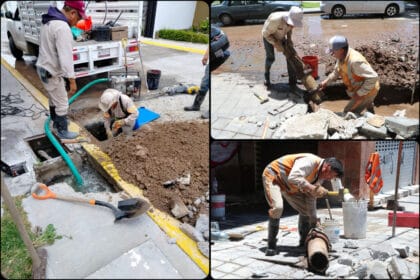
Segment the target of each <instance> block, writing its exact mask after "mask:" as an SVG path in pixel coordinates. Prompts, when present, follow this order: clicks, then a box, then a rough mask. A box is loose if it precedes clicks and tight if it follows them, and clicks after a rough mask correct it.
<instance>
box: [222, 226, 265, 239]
mask: <svg viewBox="0 0 420 280" xmlns="http://www.w3.org/2000/svg"><path fill="white" fill-rule="evenodd" d="M264 229H265V227H263V226H257V227H256V228H255V229H252V230H246V231H244V232H241V233H228V235H229V240H232V241H239V240H242V239H244V238H245V236H247V235H250V234H252V233H254V232H257V231H261V230H264Z"/></svg>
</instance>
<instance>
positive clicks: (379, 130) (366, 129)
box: [359, 123, 388, 139]
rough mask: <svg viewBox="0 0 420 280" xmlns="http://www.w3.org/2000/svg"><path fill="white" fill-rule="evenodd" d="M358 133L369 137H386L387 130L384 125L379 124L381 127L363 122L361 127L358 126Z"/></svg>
mask: <svg viewBox="0 0 420 280" xmlns="http://www.w3.org/2000/svg"><path fill="white" fill-rule="evenodd" d="M359 132H360V134H362V135H366V136H367V137H369V138H382V139H384V138H386V137H387V132H388V130H387V129H386V127H385V126H381V127H374V126H372V125H370V124H368V123H365V124H364V125H363V126H362V127H361V128H360V131H359Z"/></svg>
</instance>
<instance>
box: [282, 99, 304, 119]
mask: <svg viewBox="0 0 420 280" xmlns="http://www.w3.org/2000/svg"><path fill="white" fill-rule="evenodd" d="M284 109H285V108H284ZM307 112H308V106H307V105H306V104H295V103H291V105H290V106H289V107H288V109H287V110H284V111H283V112H280V113H281V115H280V117H284V118H286V119H289V118H291V117H295V116H303V115H306V113H307Z"/></svg>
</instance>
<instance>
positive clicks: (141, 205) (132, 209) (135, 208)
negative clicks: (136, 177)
mask: <svg viewBox="0 0 420 280" xmlns="http://www.w3.org/2000/svg"><path fill="white" fill-rule="evenodd" d="M42 191H43V192H45V193H41V192H42ZM32 197H33V198H35V199H40V200H44V199H49V198H53V199H60V200H65V201H70V202H82V203H89V204H91V205H100V206H104V207H108V208H109V209H111V210H112V213H113V214H114V216H115V221H114V222H116V221H118V220H121V219H123V218H134V217H137V216H139V215H141V214H143V213H146V212H147V210H149V208H150V203H149V202H148V201H147V200H145V199H143V198H140V197H136V198H130V199H126V200H121V201H119V202H118V208H116V207H115V206H114V205H112V204H110V203H107V202H104V201H100V200H95V199H88V198H82V197H70V196H66V195H62V194H57V193H54V192H52V191H51V190H50V189H49V188H48V187H47V186H46V185H45V184H41V183H37V184H36V185H35V190H34V191H33V192H32Z"/></svg>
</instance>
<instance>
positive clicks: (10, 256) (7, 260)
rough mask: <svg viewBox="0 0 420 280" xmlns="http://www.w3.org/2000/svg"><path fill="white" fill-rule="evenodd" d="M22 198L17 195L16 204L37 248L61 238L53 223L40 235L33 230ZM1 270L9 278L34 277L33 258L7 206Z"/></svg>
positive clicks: (3, 221)
mask: <svg viewBox="0 0 420 280" xmlns="http://www.w3.org/2000/svg"><path fill="white" fill-rule="evenodd" d="M22 199H23V197H22V196H20V197H16V198H15V204H16V207H17V208H18V211H19V214H20V216H21V217H22V218H23V221H24V225H25V228H26V231H27V232H28V234H29V237H30V238H31V240H32V243H33V244H34V246H35V247H36V248H37V247H41V246H44V245H46V244H53V243H54V240H56V239H61V238H62V236H60V235H57V233H56V232H55V228H54V226H53V225H52V224H49V225H48V226H47V227H46V228H45V230H44V231H43V232H42V233H40V234H38V235H36V234H34V233H33V232H32V231H31V226H30V224H29V222H28V218H27V216H26V213H25V211H24V210H23V207H22ZM1 272H2V275H3V276H5V277H6V278H9V279H29V278H31V277H32V259H31V257H30V255H29V252H28V250H27V249H26V246H25V243H24V242H23V241H22V239H21V238H20V234H19V231H18V229H17V227H16V225H15V223H14V222H13V219H12V217H11V216H10V213H9V210H8V209H7V208H6V207H4V213H3V217H2V218H1Z"/></svg>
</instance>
